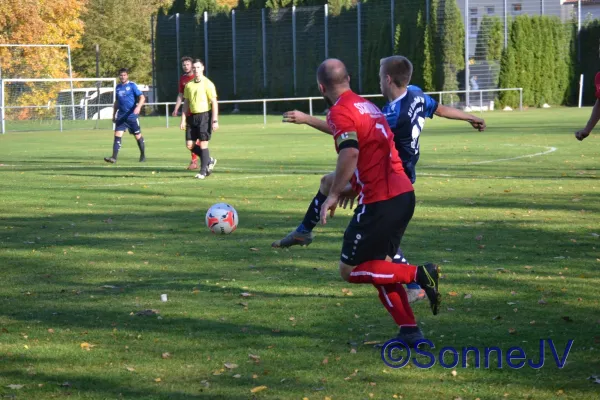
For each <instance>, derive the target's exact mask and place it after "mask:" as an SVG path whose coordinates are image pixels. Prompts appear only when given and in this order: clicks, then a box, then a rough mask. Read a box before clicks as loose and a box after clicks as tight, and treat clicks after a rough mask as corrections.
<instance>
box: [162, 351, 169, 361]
mask: <svg viewBox="0 0 600 400" xmlns="http://www.w3.org/2000/svg"><path fill="white" fill-rule="evenodd" d="M161 357H162V358H163V359H164V360H166V359H167V358H171V353H169V352H166V353H162V355H161Z"/></svg>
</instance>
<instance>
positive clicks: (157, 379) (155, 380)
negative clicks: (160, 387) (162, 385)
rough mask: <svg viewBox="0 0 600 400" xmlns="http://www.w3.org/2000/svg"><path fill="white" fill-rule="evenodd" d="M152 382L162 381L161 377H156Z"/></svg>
mask: <svg viewBox="0 0 600 400" xmlns="http://www.w3.org/2000/svg"><path fill="white" fill-rule="evenodd" d="M154 382H156V383H158V382H162V379H160V378H156V379H154Z"/></svg>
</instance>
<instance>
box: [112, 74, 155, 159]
mask: <svg viewBox="0 0 600 400" xmlns="http://www.w3.org/2000/svg"><path fill="white" fill-rule="evenodd" d="M119 81H120V82H121V83H119V84H118V85H117V88H116V91H117V92H116V98H117V99H116V100H115V104H114V105H113V122H114V123H115V139H114V142H113V153H112V156H111V157H104V161H106V162H109V163H112V164H114V163H116V162H117V156H118V155H119V150H120V149H121V139H122V137H123V133H124V132H125V130H126V129H127V130H129V133H130V134H132V135H135V140H137V144H138V147H139V148H140V162H143V161H146V146H145V144H144V137H143V136H142V130H141V128H140V120H139V115H140V111H141V110H142V106H143V105H144V103H145V102H146V97H145V96H144V95H143V94H142V92H141V91H140V89H139V88H138V87H137V85H136V84H135V83H134V82H131V81H129V71H128V70H127V68H121V69H120V70H119Z"/></svg>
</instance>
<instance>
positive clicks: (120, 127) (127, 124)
mask: <svg viewBox="0 0 600 400" xmlns="http://www.w3.org/2000/svg"><path fill="white" fill-rule="evenodd" d="M126 129H127V130H129V133H130V134H132V135H139V134H140V133H142V128H141V127H140V119H139V117H138V116H137V115H133V114H132V115H130V116H129V117H128V118H126V119H118V120H117V122H116V123H115V132H125V130H126Z"/></svg>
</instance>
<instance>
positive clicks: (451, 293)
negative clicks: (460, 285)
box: [448, 292, 458, 296]
mask: <svg viewBox="0 0 600 400" xmlns="http://www.w3.org/2000/svg"><path fill="white" fill-rule="evenodd" d="M448 294H449V295H450V296H458V293H456V292H450V293H448Z"/></svg>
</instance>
